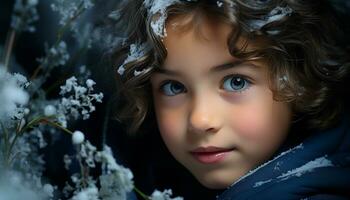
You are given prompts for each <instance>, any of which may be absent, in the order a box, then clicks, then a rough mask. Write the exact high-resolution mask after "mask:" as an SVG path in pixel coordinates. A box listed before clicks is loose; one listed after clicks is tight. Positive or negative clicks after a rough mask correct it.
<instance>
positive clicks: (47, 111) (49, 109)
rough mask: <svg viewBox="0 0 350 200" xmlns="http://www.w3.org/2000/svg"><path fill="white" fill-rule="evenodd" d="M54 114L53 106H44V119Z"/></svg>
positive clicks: (55, 111) (54, 108)
mask: <svg viewBox="0 0 350 200" xmlns="http://www.w3.org/2000/svg"><path fill="white" fill-rule="evenodd" d="M56 113H57V109H56V107H55V106H53V105H47V106H45V108H44V115H45V116H46V117H51V116H54V115H56Z"/></svg>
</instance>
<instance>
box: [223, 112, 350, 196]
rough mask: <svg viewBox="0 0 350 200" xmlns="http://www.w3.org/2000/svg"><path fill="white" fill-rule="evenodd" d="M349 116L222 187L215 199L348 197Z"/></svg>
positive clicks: (349, 189) (349, 174)
mask: <svg viewBox="0 0 350 200" xmlns="http://www.w3.org/2000/svg"><path fill="white" fill-rule="evenodd" d="M349 124H350V119H349V117H345V118H343V119H342V121H341V122H340V125H339V126H337V127H336V128H333V129H329V130H326V131H322V132H319V133H315V134H312V135H311V136H310V137H308V138H306V139H305V140H304V141H303V142H302V143H300V144H299V145H296V146H295V147H293V148H291V149H289V150H287V151H284V152H282V153H280V154H279V155H278V156H276V157H275V158H274V159H272V160H270V161H268V162H266V163H265V164H263V165H261V166H260V167H258V168H256V169H255V170H253V171H251V172H249V173H248V174H247V175H246V176H244V177H242V178H241V179H240V180H238V181H236V182H235V183H234V184H233V185H232V186H230V187H229V188H228V189H227V190H225V191H224V192H223V193H222V194H221V195H220V196H218V199H219V200H229V199H234V200H243V199H259V200H261V199H286V200H288V199H293V200H295V199H298V200H299V199H308V200H316V199H317V200H318V199H320V200H321V199H330V200H338V199H339V200H340V199H350V130H349V129H350V126H349Z"/></svg>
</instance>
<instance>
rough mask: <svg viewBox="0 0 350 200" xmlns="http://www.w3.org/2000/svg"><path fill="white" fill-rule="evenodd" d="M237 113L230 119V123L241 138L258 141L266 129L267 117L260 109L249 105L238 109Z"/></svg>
mask: <svg viewBox="0 0 350 200" xmlns="http://www.w3.org/2000/svg"><path fill="white" fill-rule="evenodd" d="M236 113H237V112H236ZM238 113H239V114H237V115H235V116H232V117H231V122H230V123H231V124H232V125H233V126H234V129H235V130H236V131H237V134H239V135H240V136H241V137H244V138H248V139H258V138H260V137H261V135H262V134H261V133H262V132H265V131H266V129H267V128H268V124H267V123H268V119H267V118H268V116H267V115H266V111H265V110H264V109H263V108H262V107H259V106H252V105H250V106H249V107H248V106H247V107H243V108H240V109H239V110H238Z"/></svg>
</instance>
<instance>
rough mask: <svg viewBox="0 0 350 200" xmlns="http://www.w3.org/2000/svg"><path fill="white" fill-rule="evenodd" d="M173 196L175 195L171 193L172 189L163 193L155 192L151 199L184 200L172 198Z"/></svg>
mask: <svg viewBox="0 0 350 200" xmlns="http://www.w3.org/2000/svg"><path fill="white" fill-rule="evenodd" d="M171 195H173V192H172V191H171V189H168V190H164V191H163V192H161V191H158V190H155V191H154V192H153V193H152V195H151V197H150V199H151V200H183V198H182V197H175V198H171Z"/></svg>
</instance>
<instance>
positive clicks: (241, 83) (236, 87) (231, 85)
mask: <svg viewBox="0 0 350 200" xmlns="http://www.w3.org/2000/svg"><path fill="white" fill-rule="evenodd" d="M249 85H250V81H248V80H246V79H245V78H243V77H240V76H228V77H227V78H225V79H224V82H223V86H222V87H223V88H224V89H225V90H228V91H230V92H242V91H244V90H246V89H248V87H249Z"/></svg>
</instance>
